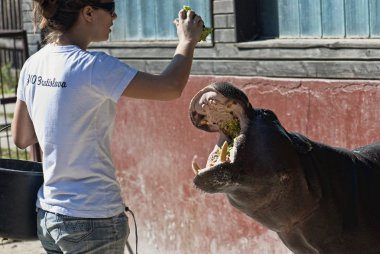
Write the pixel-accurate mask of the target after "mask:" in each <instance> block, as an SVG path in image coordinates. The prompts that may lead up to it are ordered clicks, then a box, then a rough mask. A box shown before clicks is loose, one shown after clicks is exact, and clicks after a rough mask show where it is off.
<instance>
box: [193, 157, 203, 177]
mask: <svg viewBox="0 0 380 254" xmlns="http://www.w3.org/2000/svg"><path fill="white" fill-rule="evenodd" d="M191 167H192V168H193V171H194V174H195V175H198V171H199V170H200V169H201V168H200V167H199V166H198V164H197V162H196V161H195V158H194V159H193V162H192V164H191Z"/></svg>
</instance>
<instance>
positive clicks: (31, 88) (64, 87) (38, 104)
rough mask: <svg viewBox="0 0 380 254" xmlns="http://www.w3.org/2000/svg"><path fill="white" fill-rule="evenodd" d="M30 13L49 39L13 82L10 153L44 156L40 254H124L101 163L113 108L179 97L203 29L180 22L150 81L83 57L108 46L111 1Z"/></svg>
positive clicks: (58, 0) (97, 56) (67, 3)
mask: <svg viewBox="0 0 380 254" xmlns="http://www.w3.org/2000/svg"><path fill="white" fill-rule="evenodd" d="M34 4H35V8H34V17H35V25H38V26H39V27H40V28H41V29H44V30H47V31H48V35H47V42H48V44H47V45H46V46H45V47H44V48H42V49H41V50H40V51H38V52H37V53H35V54H34V55H32V56H31V57H30V58H29V59H28V60H27V61H26V62H25V64H24V66H23V69H22V71H21V73H20V80H19V86H18V92H17V97H18V99H17V102H16V108H15V114H14V119H13V122H12V135H13V138H14V142H15V144H16V145H17V146H18V147H19V148H26V147H28V146H30V145H33V144H35V143H37V142H38V143H39V144H40V146H41V149H42V152H43V173H44V184H43V186H42V187H41V188H40V190H39V192H38V198H37V204H36V205H37V210H38V214H37V218H38V220H37V221H38V227H37V228H38V237H39V239H40V241H41V243H42V245H43V247H44V248H45V250H46V251H47V252H48V253H76V254H77V253H101V254H107V253H123V252H124V245H125V242H126V238H127V237H128V234H129V227H128V220H127V217H126V216H125V214H124V212H123V211H124V204H123V200H122V198H121V193H120V187H119V184H118V183H117V181H116V177H115V168H114V165H113V163H112V160H111V154H110V139H111V134H112V128H113V121H114V117H115V104H116V102H117V100H118V99H119V98H120V97H121V96H127V97H133V98H142V99H152V100H172V99H175V98H178V97H180V95H181V92H182V90H183V89H184V87H185V85H186V83H187V80H188V77H189V74H190V69H191V64H192V58H193V52H194V48H195V46H196V44H197V42H198V40H199V38H200V35H201V32H202V26H203V21H202V19H201V18H200V17H199V16H197V15H195V13H194V12H192V11H188V12H186V11H184V10H181V11H180V12H179V14H178V19H176V20H175V24H176V26H177V34H178V37H179V43H178V46H177V48H176V51H175V55H174V57H173V59H172V61H171V63H170V64H169V65H168V66H167V67H166V68H165V70H164V71H163V72H162V73H161V74H160V75H152V74H149V73H144V72H141V71H137V70H135V69H134V68H132V67H130V66H128V65H126V64H124V63H122V62H120V61H119V60H118V59H116V58H114V57H112V56H109V55H107V54H105V53H102V52H89V51H87V48H88V46H89V44H90V43H91V42H98V41H105V40H107V39H108V37H109V33H110V31H111V26H112V24H113V22H114V20H115V19H116V17H117V15H116V13H115V3H114V2H113V1H112V0H34Z"/></svg>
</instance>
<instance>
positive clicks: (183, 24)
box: [174, 9, 204, 46]
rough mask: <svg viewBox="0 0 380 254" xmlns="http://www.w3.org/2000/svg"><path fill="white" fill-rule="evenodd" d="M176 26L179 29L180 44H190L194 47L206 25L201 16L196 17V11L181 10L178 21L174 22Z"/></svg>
mask: <svg viewBox="0 0 380 254" xmlns="http://www.w3.org/2000/svg"><path fill="white" fill-rule="evenodd" d="M174 24H175V25H176V27H177V35H178V39H179V43H181V42H190V43H191V44H192V45H194V46H195V45H196V44H197V42H198V41H199V39H200V37H201V34H202V30H203V25H204V23H203V20H202V18H201V17H200V16H198V15H196V14H195V12H194V11H185V10H184V9H181V10H180V11H179V13H178V19H175V20H174Z"/></svg>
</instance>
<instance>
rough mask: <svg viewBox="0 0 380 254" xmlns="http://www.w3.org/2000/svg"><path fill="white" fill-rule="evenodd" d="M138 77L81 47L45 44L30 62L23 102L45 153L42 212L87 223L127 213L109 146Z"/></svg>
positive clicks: (40, 195)
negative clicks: (118, 110) (123, 100)
mask: <svg viewBox="0 0 380 254" xmlns="http://www.w3.org/2000/svg"><path fill="white" fill-rule="evenodd" d="M136 73H137V70H135V69H133V68H131V67H129V66H128V65H126V64H124V63H122V62H121V61H119V60H118V59H116V58H114V57H112V56H109V55H107V54H105V53H100V52H88V51H84V50H81V49H80V48H79V47H77V46H54V45H47V46H45V47H44V48H42V49H41V50H40V51H38V52H37V53H35V54H34V55H32V56H31V57H30V58H29V59H28V60H27V61H26V63H25V64H24V66H23V69H22V70H21V73H20V80H19V86H18V92H17V96H18V98H19V99H20V100H22V101H24V102H25V103H26V105H27V108H28V112H29V115H30V117H31V119H32V121H33V124H34V128H35V131H36V134H37V138H38V141H39V144H40V146H41V149H42V151H43V172H44V184H43V186H42V187H41V188H40V190H39V192H38V200H37V207H40V208H42V209H44V210H47V211H50V212H54V213H60V214H63V215H69V216H74V217H86V218H107V217H111V216H115V215H117V214H119V213H121V212H122V211H123V210H124V205H123V200H122V197H121V191H120V186H119V183H118V182H117V180H116V176H115V168H114V165H113V163H112V159H111V152H110V142H111V135H112V130H113V122H114V118H115V105H116V102H117V100H118V99H119V98H120V96H121V95H122V93H123V91H124V89H125V88H126V87H127V86H128V84H129V82H130V81H131V80H132V79H133V78H134V76H135V75H136Z"/></svg>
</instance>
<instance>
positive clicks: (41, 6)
mask: <svg viewBox="0 0 380 254" xmlns="http://www.w3.org/2000/svg"><path fill="white" fill-rule="evenodd" d="M99 2H100V0H34V3H33V5H34V7H33V16H34V19H33V22H34V28H35V29H36V28H37V27H38V28H40V29H41V30H42V31H43V33H44V37H45V40H46V42H54V41H56V40H57V38H58V37H59V36H60V35H61V34H62V33H63V32H65V31H67V30H68V29H70V28H71V27H72V26H73V25H74V23H75V21H76V20H77V18H78V14H79V11H80V10H81V9H82V8H83V7H84V6H86V5H91V4H94V3H99Z"/></svg>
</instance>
